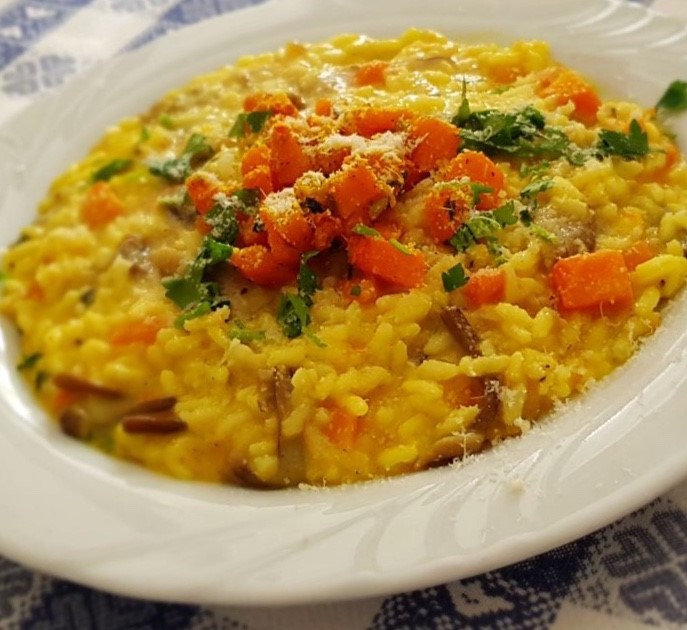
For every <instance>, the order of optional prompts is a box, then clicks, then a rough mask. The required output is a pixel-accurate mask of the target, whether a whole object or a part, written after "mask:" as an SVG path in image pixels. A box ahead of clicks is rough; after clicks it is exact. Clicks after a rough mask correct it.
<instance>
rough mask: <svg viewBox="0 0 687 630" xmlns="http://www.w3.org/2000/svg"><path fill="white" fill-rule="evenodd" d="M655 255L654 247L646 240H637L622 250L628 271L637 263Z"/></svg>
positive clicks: (634, 267)
mask: <svg viewBox="0 0 687 630" xmlns="http://www.w3.org/2000/svg"><path fill="white" fill-rule="evenodd" d="M655 255H656V252H655V251H654V248H653V247H651V245H649V243H647V241H637V242H636V243H633V244H632V245H630V247H628V248H627V249H626V250H625V251H624V252H623V258H624V259H625V266H626V267H627V269H628V271H634V270H635V269H636V268H637V267H638V266H639V265H641V264H642V263H643V262H646V261H647V260H651V259H652V258H653V257H654V256H655Z"/></svg>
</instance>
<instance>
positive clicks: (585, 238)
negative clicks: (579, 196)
mask: <svg viewBox="0 0 687 630" xmlns="http://www.w3.org/2000/svg"><path fill="white" fill-rule="evenodd" d="M534 223H535V225H537V226H539V227H540V228H542V229H544V230H545V231H546V232H549V233H551V234H553V235H554V236H555V237H556V246H555V252H556V256H557V257H558V258H568V257H569V256H575V255H577V254H585V253H587V252H593V251H594V250H595V249H596V230H595V229H594V218H593V217H591V216H590V217H589V218H587V219H573V218H569V217H565V216H560V215H559V214H558V213H557V212H556V210H555V209H554V208H552V207H550V206H543V207H541V208H540V209H539V210H537V213H536V218H535V221H534Z"/></svg>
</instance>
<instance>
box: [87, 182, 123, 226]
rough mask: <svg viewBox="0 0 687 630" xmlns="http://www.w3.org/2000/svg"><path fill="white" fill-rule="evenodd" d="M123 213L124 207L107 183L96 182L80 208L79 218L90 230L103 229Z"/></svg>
mask: <svg viewBox="0 0 687 630" xmlns="http://www.w3.org/2000/svg"><path fill="white" fill-rule="evenodd" d="M123 213H124V205H123V204H122V202H121V201H120V199H119V197H118V196H117V194H116V193H115V192H114V190H112V188H111V187H110V185H109V184H108V183H107V182H96V183H95V184H93V186H91V187H90V188H89V190H88V193H87V194H86V199H85V200H84V202H83V205H82V206H81V218H82V219H83V221H84V223H86V225H88V227H90V228H91V229H92V230H98V229H100V228H103V227H105V226H106V225H107V224H108V223H110V222H111V221H114V219H116V218H117V217H118V216H120V215H121V214H123Z"/></svg>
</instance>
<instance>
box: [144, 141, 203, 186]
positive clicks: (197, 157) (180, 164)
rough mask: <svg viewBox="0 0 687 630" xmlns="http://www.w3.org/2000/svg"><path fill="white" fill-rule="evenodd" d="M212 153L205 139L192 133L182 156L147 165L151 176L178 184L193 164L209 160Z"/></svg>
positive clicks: (186, 175) (188, 173) (187, 174)
mask: <svg viewBox="0 0 687 630" xmlns="http://www.w3.org/2000/svg"><path fill="white" fill-rule="evenodd" d="M212 153H213V149H212V147H211V146H210V145H209V144H208V141H207V138H206V137H205V136H203V135H201V134H199V133H194V134H192V135H191V137H190V138H189V139H188V142H187V143H186V146H185V147H184V150H183V152H182V154H181V155H180V156H179V157H177V158H170V159H167V160H159V161H153V162H151V163H150V164H149V170H150V173H151V174H152V175H155V176H156V177H162V178H163V179H166V180H167V181H170V182H173V183H176V184H180V183H181V182H183V181H184V180H185V179H186V178H187V177H188V176H189V175H190V174H191V168H192V165H193V163H195V162H199V161H201V160H204V159H207V158H209V157H210V156H211V155H212Z"/></svg>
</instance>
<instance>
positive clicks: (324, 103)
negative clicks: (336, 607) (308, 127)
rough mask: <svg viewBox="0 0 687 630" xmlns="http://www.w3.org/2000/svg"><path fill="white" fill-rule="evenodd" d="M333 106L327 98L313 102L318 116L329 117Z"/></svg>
mask: <svg viewBox="0 0 687 630" xmlns="http://www.w3.org/2000/svg"><path fill="white" fill-rule="evenodd" d="M333 108H334V105H333V104H332V101H331V99H329V98H318V99H317V100H316V101H315V113H316V114H317V115H318V116H331V115H332V111H333Z"/></svg>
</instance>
